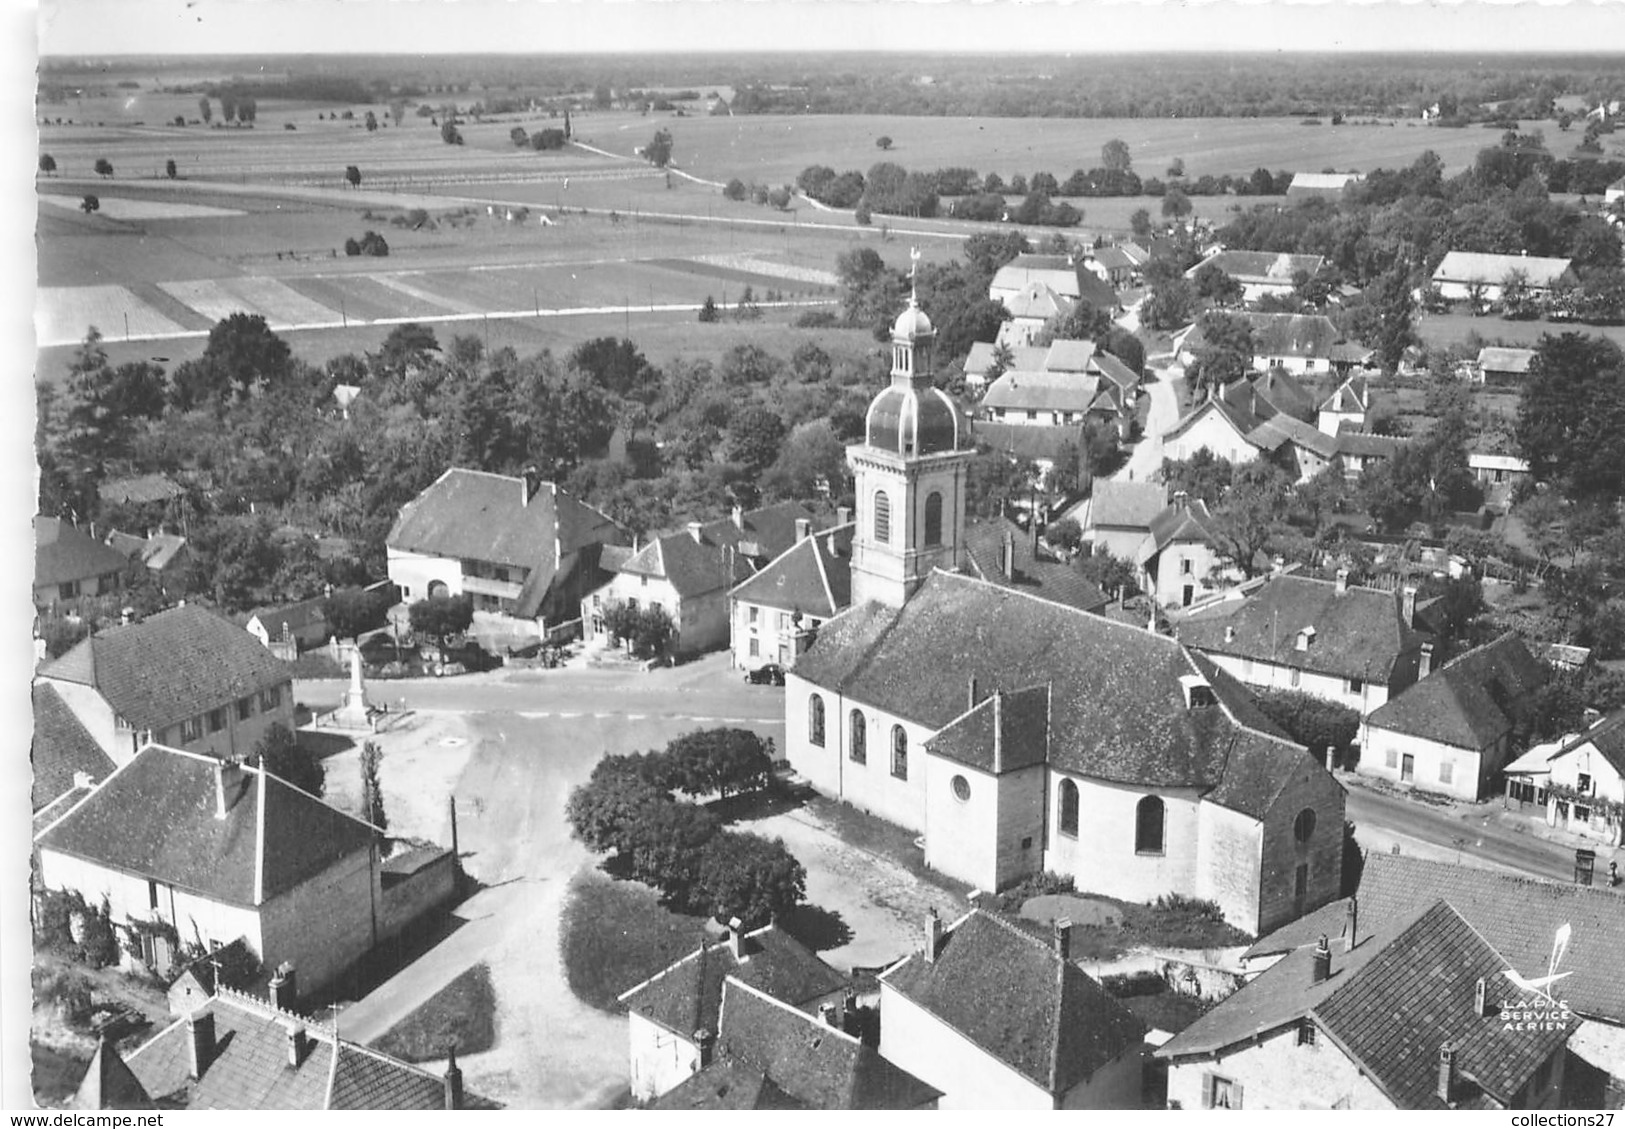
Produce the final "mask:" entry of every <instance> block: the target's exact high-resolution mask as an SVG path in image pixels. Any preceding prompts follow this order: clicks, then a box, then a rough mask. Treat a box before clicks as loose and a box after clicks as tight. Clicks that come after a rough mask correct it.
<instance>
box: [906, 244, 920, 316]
mask: <svg viewBox="0 0 1625 1129" xmlns="http://www.w3.org/2000/svg"><path fill="white" fill-rule="evenodd" d="M919 273H920V249H919V248H918V247H910V248H909V249H908V302H909V305H911V306H918V305H919V304H920V294H919Z"/></svg>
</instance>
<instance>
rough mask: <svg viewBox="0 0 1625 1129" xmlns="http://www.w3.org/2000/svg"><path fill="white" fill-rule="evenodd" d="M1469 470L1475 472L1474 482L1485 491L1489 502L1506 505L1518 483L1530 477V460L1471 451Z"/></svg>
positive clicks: (1468, 461) (1468, 455)
mask: <svg viewBox="0 0 1625 1129" xmlns="http://www.w3.org/2000/svg"><path fill="white" fill-rule="evenodd" d="M1467 469H1468V470H1470V471H1472V472H1473V481H1474V482H1477V483H1478V485H1479V486H1480V487H1481V488H1482V489H1483V491H1484V496H1485V500H1486V501H1487V502H1490V503H1492V504H1499V505H1505V504H1506V503H1507V502H1508V501H1510V500H1511V497H1512V492H1513V491H1514V490H1516V489H1517V487H1518V483H1520V482H1523V481H1524V480H1525V479H1527V478H1528V477H1529V460H1528V459H1520V458H1519V457H1518V456H1517V455H1499V454H1491V453H1489V452H1486V451H1469V452H1467Z"/></svg>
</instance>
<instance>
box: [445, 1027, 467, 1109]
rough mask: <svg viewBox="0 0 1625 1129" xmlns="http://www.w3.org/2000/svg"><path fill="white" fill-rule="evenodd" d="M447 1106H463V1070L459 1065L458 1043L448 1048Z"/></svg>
mask: <svg viewBox="0 0 1625 1129" xmlns="http://www.w3.org/2000/svg"><path fill="white" fill-rule="evenodd" d="M445 1085H446V1108H447V1109H462V1108H463V1072H462V1070H461V1069H459V1068H458V1066H457V1044H456V1043H453V1044H451V1046H449V1047H447V1048H446V1078H445Z"/></svg>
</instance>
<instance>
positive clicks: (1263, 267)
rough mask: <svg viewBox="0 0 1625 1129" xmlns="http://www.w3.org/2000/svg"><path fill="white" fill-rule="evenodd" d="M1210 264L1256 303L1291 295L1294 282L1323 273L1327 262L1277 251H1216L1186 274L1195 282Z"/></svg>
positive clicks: (1246, 298)
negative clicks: (1271, 296) (1266, 296)
mask: <svg viewBox="0 0 1625 1129" xmlns="http://www.w3.org/2000/svg"><path fill="white" fill-rule="evenodd" d="M1210 263H1211V264H1212V265H1213V266H1215V267H1218V268H1219V270H1221V271H1223V272H1224V273H1225V275H1226V276H1228V277H1229V278H1230V279H1231V280H1232V281H1234V282H1235V283H1236V284H1237V285H1239V286H1240V287H1241V292H1242V300H1243V301H1245V302H1256V301H1258V300H1259V299H1260V298H1262V297H1263V296H1264V295H1266V294H1274V295H1277V296H1280V297H1285V296H1287V295H1289V294H1291V293H1292V292H1293V289H1294V287H1295V285H1296V283H1295V282H1294V279H1296V278H1297V277H1298V276H1299V275H1300V274H1306V275H1308V276H1309V277H1310V278H1313V277H1314V276H1315V275H1317V274H1319V273H1320V268H1321V266H1322V265H1323V264H1324V263H1325V260H1324V259H1322V258H1321V257H1320V256H1319V255H1288V254H1284V253H1277V252H1274V251H1215V252H1214V253H1213V254H1211V255H1209V256H1207V258H1205V259H1203V260H1202V261H1201V262H1200V263H1197V264H1196V265H1195V266H1194V267H1192V268H1191V269H1190V270H1188V271H1186V272H1185V277H1186V278H1191V279H1194V278H1195V277H1196V275H1197V273H1198V272H1199V271H1200V270H1201V269H1202V268H1203V267H1205V266H1207V265H1208V264H1210Z"/></svg>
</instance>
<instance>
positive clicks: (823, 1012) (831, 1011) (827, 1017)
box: [818, 1004, 840, 1028]
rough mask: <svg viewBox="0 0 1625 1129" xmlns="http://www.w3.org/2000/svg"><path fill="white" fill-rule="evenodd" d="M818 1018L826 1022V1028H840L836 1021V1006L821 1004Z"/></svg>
mask: <svg viewBox="0 0 1625 1129" xmlns="http://www.w3.org/2000/svg"><path fill="white" fill-rule="evenodd" d="M818 1018H819V1019H822V1020H823V1021H824V1026H826V1027H836V1028H838V1027H840V1024H839V1023H838V1022H837V1021H836V1019H835V1005H834V1004H819V1005H818Z"/></svg>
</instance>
